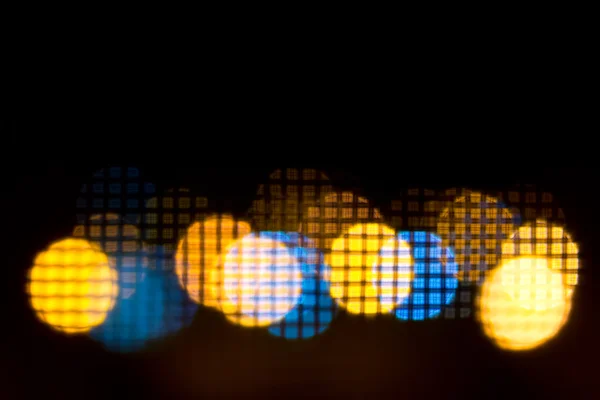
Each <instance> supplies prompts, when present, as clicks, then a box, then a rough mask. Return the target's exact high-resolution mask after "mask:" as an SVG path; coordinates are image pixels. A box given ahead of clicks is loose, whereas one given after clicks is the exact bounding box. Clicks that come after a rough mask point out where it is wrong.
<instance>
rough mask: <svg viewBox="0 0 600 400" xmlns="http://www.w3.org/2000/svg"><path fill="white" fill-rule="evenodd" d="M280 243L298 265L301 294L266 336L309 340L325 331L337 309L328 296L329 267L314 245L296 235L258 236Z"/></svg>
mask: <svg viewBox="0 0 600 400" xmlns="http://www.w3.org/2000/svg"><path fill="white" fill-rule="evenodd" d="M262 235H264V237H268V238H271V239H275V240H279V241H281V242H283V243H285V245H286V246H288V247H289V248H290V251H291V253H292V255H293V256H294V257H296V259H297V260H298V262H299V263H300V265H301V271H302V295H301V297H300V302H299V303H298V304H297V305H296V306H295V307H294V308H293V309H292V310H291V311H290V312H289V313H287V314H286V316H285V317H284V318H283V319H282V320H280V321H278V322H277V323H275V324H272V325H271V326H270V327H269V333H270V334H272V335H274V336H279V337H283V338H286V339H308V338H311V337H313V336H316V335H318V334H320V333H321V332H323V331H325V330H326V329H327V327H328V326H329V324H330V323H331V321H332V320H333V318H334V316H335V313H336V310H337V306H336V303H335V302H334V301H333V299H332V298H331V296H330V294H329V282H328V281H327V280H326V279H324V278H325V277H326V276H328V273H329V269H330V267H329V266H328V265H326V264H325V263H324V262H323V254H322V253H321V252H320V251H319V250H318V249H317V248H316V246H315V243H314V242H313V241H312V240H310V239H309V238H307V237H306V236H303V235H301V234H299V233H296V232H289V233H284V232H261V236H262Z"/></svg>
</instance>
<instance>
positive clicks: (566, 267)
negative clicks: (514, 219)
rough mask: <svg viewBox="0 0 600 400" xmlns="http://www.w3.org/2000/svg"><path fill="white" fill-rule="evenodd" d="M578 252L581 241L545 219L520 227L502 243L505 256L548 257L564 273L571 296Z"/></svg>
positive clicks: (575, 280) (568, 293)
mask: <svg viewBox="0 0 600 400" xmlns="http://www.w3.org/2000/svg"><path fill="white" fill-rule="evenodd" d="M578 253H579V249H578V247H577V245H576V244H575V242H573V240H572V239H571V237H570V236H569V234H568V233H567V232H566V231H565V230H564V228H562V227H560V226H556V225H553V224H549V223H548V222H546V221H544V220H537V221H535V223H533V224H526V225H523V226H521V227H519V229H517V230H516V231H515V232H513V234H512V235H511V236H510V238H509V240H506V241H505V242H503V243H502V257H503V258H504V259H509V258H511V257H514V256H531V255H533V256H540V257H543V258H546V259H548V263H549V264H548V267H549V268H550V269H551V270H554V271H559V272H561V273H562V276H563V279H564V283H565V285H566V291H567V295H568V296H572V295H573V292H574V290H575V286H577V280H578V273H579V258H578Z"/></svg>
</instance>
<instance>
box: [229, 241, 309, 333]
mask: <svg viewBox="0 0 600 400" xmlns="http://www.w3.org/2000/svg"><path fill="white" fill-rule="evenodd" d="M269 236H270V235H269V234H267V235H263V234H262V233H258V234H249V235H246V236H245V237H243V238H242V239H240V240H238V241H236V242H235V243H234V244H232V245H231V247H230V249H229V251H228V252H227V255H225V258H224V263H223V292H224V294H225V296H224V298H223V299H222V301H221V308H222V310H223V312H224V313H225V315H226V316H227V318H228V319H229V320H230V321H232V322H234V323H236V324H239V325H243V326H268V325H271V324H272V323H274V322H276V321H278V320H280V319H282V318H283V317H284V316H285V315H286V314H287V313H288V312H290V311H291V310H292V309H293V308H294V307H295V306H296V304H297V303H298V301H299V300H300V295H301V291H302V273H301V270H300V265H299V263H298V260H297V259H296V258H295V257H294V256H293V255H292V252H291V251H290V250H289V249H288V248H287V246H285V244H283V243H282V242H280V241H277V240H274V239H272V238H270V237H269Z"/></svg>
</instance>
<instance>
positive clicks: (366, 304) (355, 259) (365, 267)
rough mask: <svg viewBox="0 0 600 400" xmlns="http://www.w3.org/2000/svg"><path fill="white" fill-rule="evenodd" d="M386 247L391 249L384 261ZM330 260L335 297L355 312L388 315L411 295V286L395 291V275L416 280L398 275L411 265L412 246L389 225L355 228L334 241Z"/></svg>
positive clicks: (332, 288)
mask: <svg viewBox="0 0 600 400" xmlns="http://www.w3.org/2000/svg"><path fill="white" fill-rule="evenodd" d="M382 247H383V248H385V249H387V250H388V251H386V252H385V256H384V257H383V258H382V257H381V256H380V250H381V249H382ZM394 249H395V251H396V253H395V257H394ZM328 260H329V264H330V266H331V277H330V281H331V286H330V293H331V296H332V297H333V298H334V299H335V300H336V301H337V302H338V304H340V305H341V306H342V307H344V308H346V309H347V310H348V311H349V312H351V313H354V314H378V313H386V312H389V311H391V310H392V309H393V308H394V307H395V306H396V304H398V303H399V302H400V301H401V300H402V298H404V297H406V296H407V295H408V292H409V287H410V286H409V285H404V286H406V287H407V288H406V289H397V288H396V290H394V286H395V285H393V283H392V282H391V281H390V279H392V280H393V279H394V278H393V277H394V274H396V275H397V276H400V278H398V279H402V280H408V281H409V282H410V280H411V279H412V272H409V273H408V274H405V273H401V274H398V270H397V269H398V268H400V267H402V266H410V265H411V256H410V246H409V245H408V244H407V243H406V242H404V241H402V240H399V239H397V238H396V232H395V230H394V229H392V228H390V227H388V226H386V225H383V224H375V223H371V224H356V225H354V226H352V227H351V228H350V229H349V230H348V231H347V232H346V233H344V234H343V235H341V236H340V237H338V238H337V239H335V240H334V241H333V244H332V246H331V254H330V255H329V257H328ZM396 261H397V265H396ZM378 266H382V268H378ZM405 269H406V268H405ZM404 286H403V287H404ZM394 291H396V293H394Z"/></svg>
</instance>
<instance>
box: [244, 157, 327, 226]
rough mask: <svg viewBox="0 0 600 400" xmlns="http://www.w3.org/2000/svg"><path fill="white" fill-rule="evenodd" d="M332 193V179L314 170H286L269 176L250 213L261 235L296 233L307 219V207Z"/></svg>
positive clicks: (278, 170) (274, 172)
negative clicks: (269, 232)
mask: <svg viewBox="0 0 600 400" xmlns="http://www.w3.org/2000/svg"><path fill="white" fill-rule="evenodd" d="M331 191H332V187H331V183H330V182H329V178H328V177H327V175H325V174H324V173H323V172H321V171H318V170H315V169H312V168H305V169H301V168H284V169H277V170H275V171H273V172H271V173H270V174H269V178H268V179H267V180H266V183H264V184H261V185H259V186H258V190H257V192H256V199H255V200H254V201H253V202H252V206H251V208H250V210H249V213H248V214H249V216H250V220H251V222H252V226H253V227H254V228H255V229H257V230H259V231H295V230H297V229H298V226H299V225H300V224H302V222H303V221H304V220H305V219H306V217H307V215H306V207H307V206H308V205H309V204H315V203H316V202H317V200H318V199H319V198H320V197H321V196H322V195H324V194H326V193H329V192H331Z"/></svg>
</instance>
